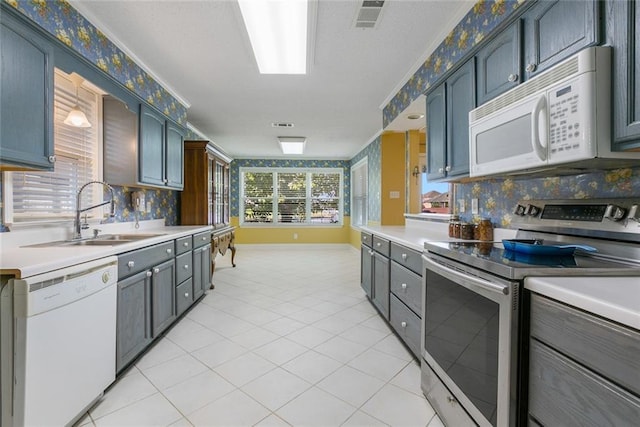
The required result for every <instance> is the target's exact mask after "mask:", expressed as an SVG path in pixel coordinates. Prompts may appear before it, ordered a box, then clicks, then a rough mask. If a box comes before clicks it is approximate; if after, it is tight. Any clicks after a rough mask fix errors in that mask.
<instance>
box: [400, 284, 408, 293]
mask: <svg viewBox="0 0 640 427" xmlns="http://www.w3.org/2000/svg"><path fill="white" fill-rule="evenodd" d="M400 287H401V288H402V290H403V291H406V290H407V284H406V283H403V284H402V285H400Z"/></svg>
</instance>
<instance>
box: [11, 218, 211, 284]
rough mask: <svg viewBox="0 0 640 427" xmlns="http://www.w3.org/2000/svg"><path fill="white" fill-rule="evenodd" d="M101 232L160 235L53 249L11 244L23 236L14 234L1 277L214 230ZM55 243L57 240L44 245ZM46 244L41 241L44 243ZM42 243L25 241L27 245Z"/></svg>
mask: <svg viewBox="0 0 640 427" xmlns="http://www.w3.org/2000/svg"><path fill="white" fill-rule="evenodd" d="M100 228H105V230H104V234H115V233H124V232H126V233H127V234H157V235H158V236H154V237H149V238H148V239H142V240H135V241H132V242H127V243H122V244H116V245H113V246H49V247H35V248H34V247H24V246H19V245H16V244H15V243H14V242H10V241H9V238H11V239H12V240H14V241H15V240H16V238H17V237H18V236H19V232H17V233H15V235H14V232H11V233H10V234H12V235H13V236H3V237H6V238H7V239H6V240H5V241H2V247H1V248H0V274H7V275H12V276H15V277H17V278H25V277H29V276H33V275H36V274H41V273H45V272H48V271H53V270H57V269H60V268H65V267H69V266H71V265H76V264H80V263H83V262H87V261H91V260H94V259H99V258H103V257H107V256H111V255H117V254H120V253H124V252H128V251H132V250H135V249H139V248H142V247H145V246H150V245H154V244H156V243H162V242H166V241H168V240H172V239H176V238H179V237H183V236H188V235H191V234H195V233H199V232H201V231H207V230H211V229H212V227H211V226H209V225H207V226H202V225H195V226H170V227H164V226H157V225H155V224H154V225H152V226H151V227H141V228H140V229H133V230H132V229H126V230H118V229H117V228H113V227H111V228H108V227H100ZM3 234H4V233H3ZM7 234H9V233H7ZM25 237H26V236H25ZM53 240H56V239H51V240H44V241H45V242H46V241H53ZM58 240H59V239H58ZM42 241H43V240H40V242H42ZM40 242H33V241H26V240H25V244H27V245H28V244H33V243H40Z"/></svg>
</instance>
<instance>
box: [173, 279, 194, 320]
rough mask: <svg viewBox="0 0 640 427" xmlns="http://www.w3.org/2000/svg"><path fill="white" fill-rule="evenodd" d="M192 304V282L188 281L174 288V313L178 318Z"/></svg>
mask: <svg viewBox="0 0 640 427" xmlns="http://www.w3.org/2000/svg"><path fill="white" fill-rule="evenodd" d="M192 302H193V281H192V280H191V279H188V280H186V281H184V282H183V283H182V284H180V285H179V286H178V287H176V305H177V307H176V311H177V313H178V316H180V315H181V314H182V313H184V311H185V310H186V309H187V308H189V306H190V305H191V303H192Z"/></svg>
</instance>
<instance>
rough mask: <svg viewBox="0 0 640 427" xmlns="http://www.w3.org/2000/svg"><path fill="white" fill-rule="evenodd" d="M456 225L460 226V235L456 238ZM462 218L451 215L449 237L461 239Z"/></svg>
mask: <svg viewBox="0 0 640 427" xmlns="http://www.w3.org/2000/svg"><path fill="white" fill-rule="evenodd" d="M456 224H457V225H458V235H457V236H456ZM459 225H460V217H459V216H458V215H451V218H450V219H449V237H460V227H459Z"/></svg>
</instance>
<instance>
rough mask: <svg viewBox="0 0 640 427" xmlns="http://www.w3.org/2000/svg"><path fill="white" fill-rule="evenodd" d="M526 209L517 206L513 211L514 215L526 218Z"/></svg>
mask: <svg viewBox="0 0 640 427" xmlns="http://www.w3.org/2000/svg"><path fill="white" fill-rule="evenodd" d="M525 210H526V208H525V207H524V206H522V205H516V208H515V209H514V210H513V213H514V214H515V215H518V216H524V211H525Z"/></svg>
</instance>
